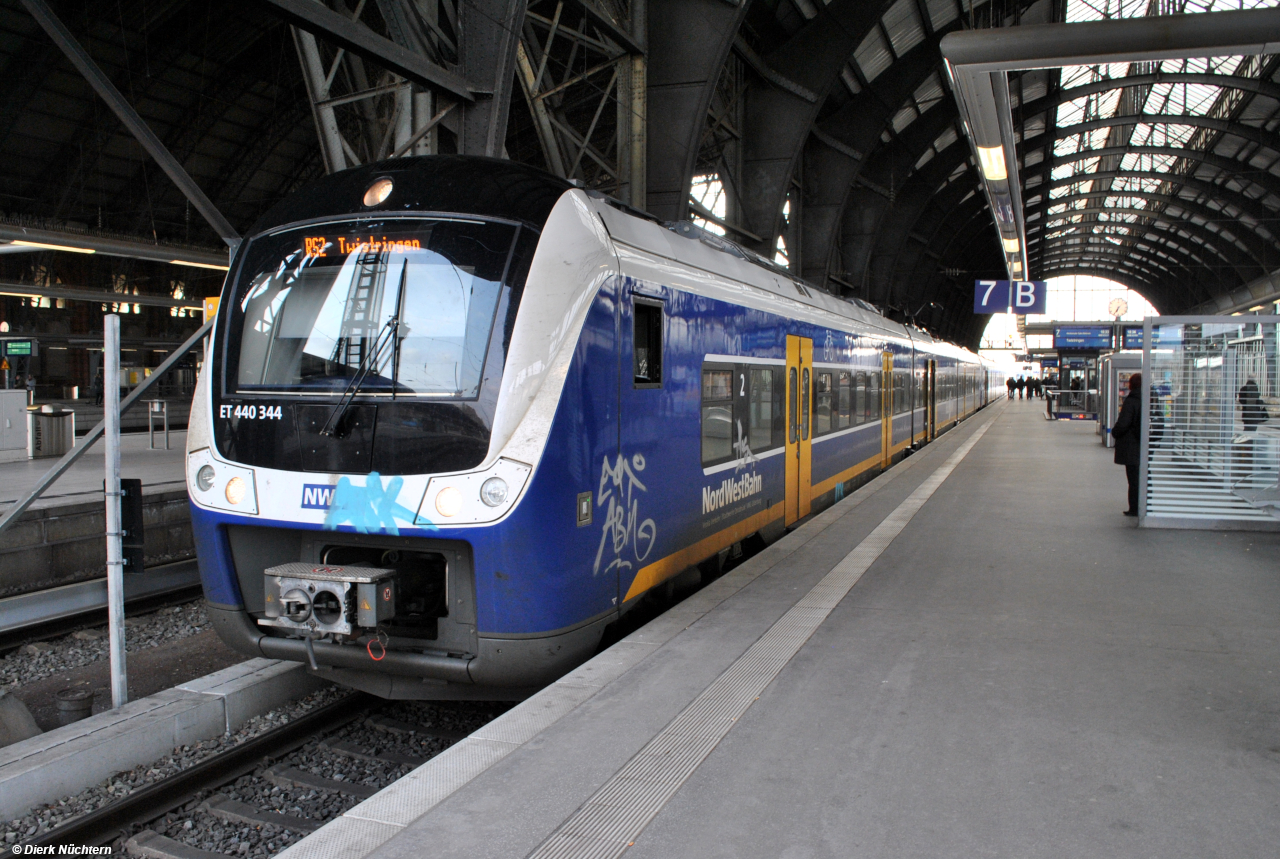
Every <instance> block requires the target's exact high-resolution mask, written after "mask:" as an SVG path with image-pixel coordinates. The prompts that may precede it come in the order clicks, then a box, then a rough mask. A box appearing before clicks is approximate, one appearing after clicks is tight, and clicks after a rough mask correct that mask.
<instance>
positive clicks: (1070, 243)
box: [1037, 235, 1214, 284]
mask: <svg viewBox="0 0 1280 859" xmlns="http://www.w3.org/2000/svg"><path fill="white" fill-rule="evenodd" d="M1082 252H1083V253H1086V254H1089V253H1096V254H1097V255H1100V256H1102V255H1110V256H1115V257H1117V258H1118V259H1127V260H1135V259H1141V260H1145V261H1147V262H1149V263H1150V266H1153V267H1155V268H1157V269H1160V270H1161V271H1163V272H1164V273H1165V275H1166V277H1167V278H1168V280H1166V281H1165V282H1166V283H1169V282H1173V283H1179V284H1181V283H1190V282H1192V280H1193V279H1194V277H1195V272H1196V271H1214V267H1213V265H1212V264H1211V263H1210V262H1209V261H1207V260H1205V259H1202V258H1199V257H1197V256H1196V255H1195V254H1193V253H1191V252H1190V251H1187V250H1186V249H1185V248H1183V247H1182V246H1180V245H1172V246H1171V245H1168V244H1164V243H1161V242H1157V241H1151V240H1148V239H1141V240H1138V241H1135V242H1126V243H1124V244H1121V245H1117V244H1114V243H1112V242H1108V241H1107V240H1106V236H1099V235H1091V236H1078V237H1072V238H1070V239H1064V240H1063V241H1061V242H1058V243H1054V244H1051V245H1048V246H1046V247H1045V248H1044V249H1043V250H1042V251H1041V252H1040V254H1039V256H1038V257H1037V260H1038V261H1039V262H1040V263H1041V264H1042V265H1043V264H1047V263H1049V262H1051V261H1054V260H1057V259H1059V258H1061V257H1064V256H1070V255H1071V254H1073V253H1082Z"/></svg>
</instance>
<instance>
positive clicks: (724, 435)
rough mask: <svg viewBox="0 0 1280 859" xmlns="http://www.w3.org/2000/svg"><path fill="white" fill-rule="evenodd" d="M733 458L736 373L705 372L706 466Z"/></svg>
mask: <svg viewBox="0 0 1280 859" xmlns="http://www.w3.org/2000/svg"><path fill="white" fill-rule="evenodd" d="M732 456H733V370H731V369H729V368H727V367H726V368H724V369H719V368H703V370H702V464H703V465H715V464H716V463H718V462H727V461H728V460H729V459H730V457H732Z"/></svg>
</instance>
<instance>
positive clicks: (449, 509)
mask: <svg viewBox="0 0 1280 859" xmlns="http://www.w3.org/2000/svg"><path fill="white" fill-rule="evenodd" d="M460 510H462V493H461V492H459V491H458V490H457V489H455V488H454V487H452V486H446V487H445V488H444V489H441V490H440V492H439V494H438V495H436V512H437V513H439V514H440V515H441V516H445V517H448V516H457V515H458V512H459V511H460Z"/></svg>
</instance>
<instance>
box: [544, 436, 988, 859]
mask: <svg viewBox="0 0 1280 859" xmlns="http://www.w3.org/2000/svg"><path fill="white" fill-rule="evenodd" d="M992 423H994V418H993V419H991V420H988V421H987V422H986V423H985V424H983V425H982V426H981V427H979V428H978V429H977V430H976V431H975V432H974V433H973V435H972V436H970V437H969V438H968V439H967V440H966V441H965V442H964V443H963V444H962V445H961V446H960V447H959V448H958V449H956V451H955V452H954V453H952V454H951V456H950V457H948V458H947V461H946V462H944V463H943V464H942V466H941V467H940V468H938V469H937V470H936V471H935V472H934V473H933V474H931V475H929V477H927V478H926V479H925V480H924V482H923V483H921V484H920V485H919V486H918V487H916V489H915V491H914V492H912V493H911V494H910V495H909V496H907V499H906V500H905V501H903V502H902V503H901V504H900V505H898V507H897V509H895V510H894V511H893V512H892V513H890V514H889V515H888V516H887V517H886V518H885V519H884V520H883V521H881V523H880V524H879V525H877V526H876V528H875V530H873V531H872V532H871V533H870V534H869V535H867V537H866V539H864V540H863V541H862V542H861V543H859V544H858V546H857V547H856V548H854V550H853V551H852V552H850V553H849V554H848V555H846V556H845V557H844V559H843V560H841V561H840V563H838V564H837V565H836V566H835V567H834V568H833V569H832V570H831V572H829V573H827V575H826V576H824V577H823V579H822V581H820V582H818V584H816V585H814V586H813V588H812V589H810V590H809V592H808V593H807V594H806V595H805V596H804V597H803V598H802V599H801V600H800V602H798V603H797V604H796V605H795V606H793V607H792V608H791V610H790V611H788V612H787V613H786V614H784V615H783V616H782V617H781V618H779V620H778V621H777V622H776V623H775V624H774V625H773V626H772V627H770V628H769V630H768V631H767V632H765V634H764V635H762V636H760V638H759V639H758V640H757V641H756V643H755V644H753V645H752V646H751V647H750V648H749V649H748V650H747V652H746V653H744V654H742V656H740V657H738V659H737V660H736V661H735V662H734V663H733V665H731V666H730V667H729V669H728V670H727V671H725V672H724V673H723V674H721V675H720V676H719V677H718V678H717V679H716V680H715V682H713V683H712V684H711V685H710V686H708V687H707V688H706V689H705V690H703V692H702V693H701V694H699V695H698V697H697V698H695V699H694V700H693V701H692V702H691V703H690V704H689V706H688V707H686V708H685V709H684V710H683V711H681V713H680V714H679V715H678V716H676V717H675V718H674V719H672V720H671V722H670V723H669V724H668V725H667V727H666V728H664V729H663V730H662V732H661V733H660V734H658V736H656V737H654V738H653V739H652V740H650V741H649V742H648V743H647V744H646V745H645V747H644V748H642V749H641V750H640V751H639V752H637V753H636V754H635V756H634V757H632V758H631V760H629V761H628V762H627V763H626V764H624V765H623V767H622V769H620V770H619V771H618V772H617V773H615V774H614V776H613V778H611V779H610V780H609V781H608V782H606V783H605V785H604V786H603V787H601V788H600V790H598V791H597V792H596V793H595V795H594V796H592V797H591V799H589V800H587V801H586V802H585V803H584V804H583V805H582V806H581V807H579V809H578V810H577V811H576V812H574V813H573V815H571V816H570V817H569V819H568V820H566V821H565V822H564V823H562V824H561V825H560V827H559V828H558V829H556V831H555V832H553V833H552V834H551V836H550V837H548V838H547V840H545V841H544V842H542V844H541V845H539V846H538V848H537V849H535V850H534V851H533V852H532V853H531V854H529V859H614V857H618V856H621V855H622V854H623V853H624V852H626V850H627V848H628V847H630V846H631V845H632V844H634V843H635V839H636V838H637V837H638V836H639V835H640V833H641V831H642V830H643V829H644V828H645V826H647V825H648V824H649V821H651V820H652V819H653V818H654V817H655V816H657V814H658V812H659V811H661V809H662V807H663V806H664V805H666V803H667V802H668V801H669V800H670V799H671V797H672V796H673V795H674V794H675V792H676V791H677V790H679V789H680V786H681V785H682V784H684V783H685V781H686V780H688V778H689V776H691V775H693V772H694V771H695V770H696V769H697V768H698V766H699V765H700V764H701V763H702V762H703V761H704V760H706V758H707V756H708V755H709V754H711V751H712V749H714V748H715V747H716V745H717V744H718V743H719V742H720V740H722V739H723V738H724V736H725V735H726V734H728V733H729V731H730V730H731V729H732V728H733V725H734V723H735V722H737V720H738V719H739V718H740V717H741V716H742V714H743V713H745V712H746V711H747V708H748V707H750V706H751V704H752V703H753V702H754V701H755V700H756V699H757V698H758V697H759V695H760V693H761V692H763V691H764V689H765V687H766V686H768V685H769V684H770V683H771V682H772V681H773V678H774V677H776V676H777V675H778V672H780V671H781V670H782V669H783V667H784V666H785V665H786V664H787V662H789V661H790V660H791V658H792V657H793V656H795V654H796V653H797V652H798V651H799V650H800V648H801V647H803V646H804V643H805V642H806V641H808V640H809V638H810V636H812V635H813V633H814V632H815V631H816V630H817V629H818V627H819V625H821V624H822V622H823V621H824V620H826V618H827V615H828V614H830V613H831V611H832V609H834V608H835V607H836V605H837V604H839V602H840V600H842V599H843V598H844V597H845V595H846V594H848V593H849V590H850V589H851V588H852V587H853V586H854V585H856V584H857V583H858V580H859V579H861V578H862V575H863V574H864V573H865V572H866V571H867V569H868V568H869V567H870V566H871V565H872V564H873V563H874V562H875V560H876V559H877V558H878V557H880V555H881V553H883V552H884V550H885V549H886V548H887V547H888V546H889V544H890V543H892V542H893V540H894V539H895V538H896V537H897V536H898V535H899V534H900V533H902V529H903V528H905V527H906V526H907V523H908V522H910V521H911V519H912V517H914V516H915V515H916V513H917V512H918V511H919V510H920V508H921V507H923V506H924V504H925V502H926V501H928V500H929V498H930V497H931V496H932V495H933V493H934V492H935V491H936V490H937V489H938V487H939V486H941V485H942V482H943V481H944V480H946V479H947V477H948V476H950V474H951V472H952V471H953V470H954V469H955V467H956V466H957V465H959V464H960V461H961V460H963V459H964V458H965V456H967V455H968V453H969V451H970V450H972V449H973V446H974V445H975V444H977V443H978V440H979V439H980V438H982V436H983V434H984V433H986V431H987V429H988V428H989V427H990V426H991V424H992Z"/></svg>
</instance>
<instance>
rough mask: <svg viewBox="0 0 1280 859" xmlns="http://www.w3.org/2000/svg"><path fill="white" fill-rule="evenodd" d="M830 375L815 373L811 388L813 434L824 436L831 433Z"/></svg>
mask: <svg viewBox="0 0 1280 859" xmlns="http://www.w3.org/2000/svg"><path fill="white" fill-rule="evenodd" d="M831 382H832V375H831V374H830V373H817V374H816V379H815V383H814V388H813V396H814V401H815V402H814V414H813V420H814V424H813V434H814V435H826V434H827V433H829V432H831V429H832V423H833V422H832V419H831V412H832V408H831V405H832V403H831V395H832V393H833V391H832V387H833V385H832V383H831Z"/></svg>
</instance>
